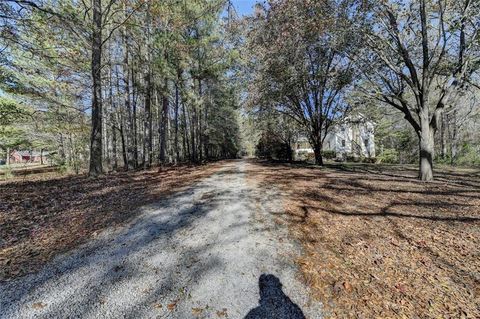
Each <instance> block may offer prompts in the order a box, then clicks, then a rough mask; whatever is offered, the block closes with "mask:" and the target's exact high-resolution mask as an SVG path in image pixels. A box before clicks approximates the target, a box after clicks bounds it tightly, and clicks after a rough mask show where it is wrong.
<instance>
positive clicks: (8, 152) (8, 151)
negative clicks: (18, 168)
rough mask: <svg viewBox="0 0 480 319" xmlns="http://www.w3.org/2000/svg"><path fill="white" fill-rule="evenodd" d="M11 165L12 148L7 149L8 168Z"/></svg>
mask: <svg viewBox="0 0 480 319" xmlns="http://www.w3.org/2000/svg"><path fill="white" fill-rule="evenodd" d="M9 165H10V148H9V147H7V166H9Z"/></svg>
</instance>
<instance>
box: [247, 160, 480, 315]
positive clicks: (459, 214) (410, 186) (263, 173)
mask: <svg viewBox="0 0 480 319" xmlns="http://www.w3.org/2000/svg"><path fill="white" fill-rule="evenodd" d="M357 166H359V167H360V165H357ZM389 169H391V170H395V169H396V168H391V167H390V168H389ZM369 170H371V171H372V170H373V168H372V167H369ZM410 172H413V173H412V174H414V173H415V170H411V171H410V170H409V171H403V170H398V169H397V171H393V172H392V171H389V172H386V174H385V175H384V174H383V172H378V173H375V174H374V173H371V172H364V173H356V172H346V171H342V170H335V169H329V170H320V169H318V170H317V169H309V168H302V167H297V168H296V167H295V166H293V167H292V166H286V165H285V166H282V165H276V166H274V165H271V166H267V165H265V166H262V165H251V166H250V167H249V176H250V178H251V179H253V180H256V181H257V182H258V183H260V187H272V186H276V187H278V188H280V190H283V191H284V192H285V194H286V200H285V208H286V209H285V211H284V215H286V216H282V221H283V222H284V223H285V224H287V225H289V226H290V227H289V228H290V230H291V232H290V235H291V236H292V237H294V238H295V239H298V240H299V241H300V242H302V244H303V248H304V254H303V255H302V256H301V257H300V258H299V259H298V265H299V268H300V269H301V272H302V275H303V278H304V280H305V282H306V283H307V284H308V285H309V286H310V287H311V288H312V291H313V292H314V295H315V297H316V298H318V299H320V300H321V301H322V302H323V304H324V305H325V308H326V310H328V311H330V313H331V317H334V318H351V317H358V318H415V317H419V318H461V317H462V316H463V317H465V318H480V309H479V308H478V305H479V304H480V284H479V283H480V282H479V277H478V269H480V180H477V181H475V180H474V178H471V176H470V175H468V174H466V175H462V174H459V173H458V174H457V173H456V172H454V171H451V172H446V173H445V177H442V174H443V173H442V172H440V171H437V175H436V176H437V179H443V181H442V182H436V183H431V184H425V183H420V182H417V181H416V180H415V176H414V175H411V178H408V174H410ZM396 175H397V176H403V177H395V176H396ZM406 175H407V178H406V177H405V176H406ZM450 180H451V181H453V182H449V181H450ZM302 207H308V218H304V219H302ZM276 216H277V215H276Z"/></svg>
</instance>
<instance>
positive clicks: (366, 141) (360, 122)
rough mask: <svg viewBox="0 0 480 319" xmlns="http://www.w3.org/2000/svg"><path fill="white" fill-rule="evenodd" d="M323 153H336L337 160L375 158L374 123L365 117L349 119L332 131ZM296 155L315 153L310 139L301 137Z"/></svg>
mask: <svg viewBox="0 0 480 319" xmlns="http://www.w3.org/2000/svg"><path fill="white" fill-rule="evenodd" d="M323 151H331V152H334V153H335V158H336V159H337V160H346V159H347V158H348V157H352V158H362V157H363V158H374V157H375V134H374V123H373V122H372V121H369V120H367V119H365V118H364V117H363V116H356V117H348V118H346V119H345V120H344V121H343V122H342V123H340V124H337V125H335V126H334V127H332V128H331V129H330V131H329V132H328V133H327V136H326V137H325V140H324V142H323ZM295 152H296V154H297V155H298V154H301V153H313V149H312V148H311V146H310V144H309V143H308V139H307V138H305V137H301V138H300V139H299V140H298V143H297V147H296V150H295Z"/></svg>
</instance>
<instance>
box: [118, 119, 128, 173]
mask: <svg viewBox="0 0 480 319" xmlns="http://www.w3.org/2000/svg"><path fill="white" fill-rule="evenodd" d="M120 138H121V139H122V154H123V165H124V170H125V171H128V154H127V146H126V142H125V130H124V127H123V121H122V122H121V123H120Z"/></svg>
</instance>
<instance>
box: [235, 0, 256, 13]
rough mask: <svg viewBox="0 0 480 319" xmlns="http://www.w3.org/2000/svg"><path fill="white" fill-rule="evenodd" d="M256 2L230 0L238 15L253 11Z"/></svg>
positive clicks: (250, 0) (251, 0) (253, 0)
mask: <svg viewBox="0 0 480 319" xmlns="http://www.w3.org/2000/svg"><path fill="white" fill-rule="evenodd" d="M257 2H258V1H257V0H232V4H233V5H234V6H235V9H236V10H237V13H238V14H239V15H240V16H242V15H248V14H251V13H253V6H254V5H255V3H257Z"/></svg>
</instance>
